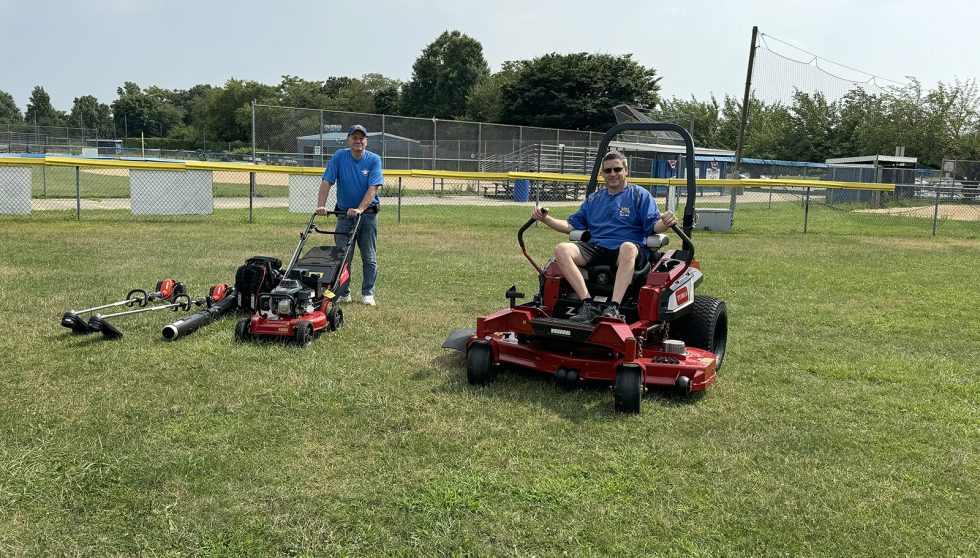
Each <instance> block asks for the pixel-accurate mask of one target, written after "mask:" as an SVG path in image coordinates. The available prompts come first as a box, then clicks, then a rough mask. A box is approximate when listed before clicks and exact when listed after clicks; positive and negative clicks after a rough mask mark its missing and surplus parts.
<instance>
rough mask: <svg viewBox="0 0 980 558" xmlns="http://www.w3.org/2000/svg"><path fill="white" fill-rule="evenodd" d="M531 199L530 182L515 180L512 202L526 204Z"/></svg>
mask: <svg viewBox="0 0 980 558" xmlns="http://www.w3.org/2000/svg"><path fill="white" fill-rule="evenodd" d="M530 197H531V181H530V180H515V181H514V201H516V202H526V201H527V200H528V199H529V198H530Z"/></svg>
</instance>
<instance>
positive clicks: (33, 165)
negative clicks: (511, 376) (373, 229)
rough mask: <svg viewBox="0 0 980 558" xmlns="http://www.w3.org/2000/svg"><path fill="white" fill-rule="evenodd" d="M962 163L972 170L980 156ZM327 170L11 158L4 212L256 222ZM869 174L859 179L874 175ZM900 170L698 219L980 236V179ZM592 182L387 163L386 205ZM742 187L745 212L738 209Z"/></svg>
mask: <svg viewBox="0 0 980 558" xmlns="http://www.w3.org/2000/svg"><path fill="white" fill-rule="evenodd" d="M958 163H962V165H961V166H963V167H964V168H969V164H970V163H971V162H968V161H966V162H958ZM972 164H977V163H972ZM956 168H960V167H959V166H958V167H956ZM320 172H321V171H320V168H319V167H293V168H291V167H282V166H279V167H270V166H263V165H239V164H228V163H208V162H186V163H183V162H171V163H165V162H131V161H112V160H91V159H77V160H74V159H68V158H48V159H46V160H45V159H40V158H8V157H0V215H21V216H24V215H34V214H51V215H58V214H60V215H67V216H69V218H74V219H84V218H98V217H100V216H106V215H115V216H122V217H127V216H128V217H143V216H175V215H190V216H195V215H196V216H201V217H202V218H206V216H208V215H212V214H214V213H215V212H217V211H225V210H227V211H237V212H238V214H239V215H240V216H241V218H242V219H243V220H249V221H254V220H255V219H256V217H257V216H258V218H259V219H261V216H262V215H267V214H268V212H269V211H272V212H280V211H281V212H283V213H308V212H310V211H312V209H313V206H314V204H315V200H316V194H317V191H318V188H319V185H320ZM848 172H850V173H851V174H854V171H853V170H851V171H848ZM867 172H869V171H867V170H861V171H860V172H859V173H857V174H858V175H860V176H859V178H863V174H864V173H867ZM680 174H681V176H680V177H679V178H677V179H672V180H670V181H668V180H665V179H635V180H634V182H636V183H638V184H640V185H641V186H643V187H645V188H647V189H648V190H649V191H650V192H651V193H652V194H653V195H654V196H655V198H656V199H657V202H658V204H659V205H660V207H661V208H666V209H672V210H675V211H676V210H677V208H683V207H684V203H685V197H684V196H685V191H684V180H683V178H684V177H683V172H681V173H680ZM897 174H903V175H904V176H907V177H910V178H908V179H907V180H906V181H907V182H910V183H907V184H898V185H897V186H896V187H895V189H894V190H890V188H882V189H878V190H872V189H862V188H860V187H857V188H854V187H846V184H845V183H844V182H841V181H840V179H841V178H844V177H843V176H842V172H841V171H839V170H838V171H835V170H834V169H827V170H826V172H824V173H823V174H822V175H820V177H821V178H822V179H823V180H824V181H826V182H827V184H828V185H827V187H820V186H816V185H813V183H810V185H807V186H801V185H795V184H792V183H791V182H792V180H791V179H787V180H786V181H784V182H783V183H780V181H778V180H773V179H768V180H766V179H743V180H742V181H740V182H739V183H738V185H737V186H735V185H732V184H731V183H726V182H725V181H724V180H721V181H713V180H703V181H701V182H700V183H699V186H698V189H697V192H696V195H697V201H696V204H695V205H696V207H697V213H698V215H697V218H698V221H697V224H696V226H697V228H701V229H705V228H706V229H709V230H727V229H728V227H730V226H731V221H734V223H735V225H734V226H735V228H736V230H737V229H738V222H739V219H740V218H742V217H745V218H748V215H750V214H756V215H759V214H760V213H761V214H762V215H763V216H764V218H766V219H768V218H770V217H769V216H770V215H771V219H773V221H774V222H778V223H780V226H781V228H782V230H788V231H797V232H801V233H807V232H827V231H835V232H836V231H842V232H843V231H850V232H851V233H853V234H860V233H861V231H871V230H893V231H894V232H895V234H897V235H903V234H904V235H908V236H919V237H921V236H941V235H942V234H943V233H944V231H946V230H949V231H953V230H954V229H956V230H960V231H966V234H967V235H970V234H973V235H975V231H976V229H977V227H978V225H980V199H978V198H980V196H978V193H980V190H978V187H977V184H976V183H973V184H969V183H967V182H969V181H966V182H964V180H950V179H949V177H947V176H946V172H945V171H932V172H922V171H921V170H918V171H913V172H912V173H908V172H905V171H904V170H903V171H902V172H901V173H897V172H891V171H887V172H882V173H881V179H882V180H883V181H895V182H901V181H902V177H900V176H896V175H897ZM811 178H813V177H811ZM852 178H853V177H852ZM835 179H836V180H835ZM587 180H588V177H587V176H586V175H582V174H564V175H561V174H541V173H518V172H511V173H465V172H456V171H420V170H412V171H409V170H387V172H386V177H385V184H384V186H383V188H382V190H381V199H382V208H383V213H384V214H385V216H386V217H385V218H386V219H387V218H392V219H394V220H395V221H399V222H400V221H402V220H403V219H411V214H412V212H413V211H416V210H420V209H421V208H423V207H424V208H426V209H425V210H426V211H428V212H432V211H435V212H440V211H445V212H458V211H465V210H468V209H467V208H473V207H476V206H486V207H493V208H500V209H501V210H505V213H506V214H507V215H511V214H513V215H512V217H508V218H513V219H518V220H519V219H522V218H525V217H526V214H527V213H528V212H529V210H530V208H531V207H532V206H534V205H545V206H549V207H553V208H555V214H556V215H560V216H564V215H567V214H569V213H571V212H572V211H573V210H574V209H575V207H577V206H578V205H579V204H580V203H581V201H582V199H583V197H584V193H585V190H586V186H587ZM668 182H669V183H670V185H671V186H668ZM889 183H894V182H889ZM733 189H734V191H735V197H736V199H737V209H736V211H735V212H734V213H732V212H731V211H730V206H729V203H730V197H731V194H732V191H733ZM328 203H333V201H332V200H330V201H329V202H328ZM726 219H727V220H728V223H727V226H725V225H726V223H725V222H724V221H725V220H726ZM971 230H972V231H974V232H972V233H971V232H969V231H971Z"/></svg>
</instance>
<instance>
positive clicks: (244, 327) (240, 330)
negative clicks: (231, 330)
mask: <svg viewBox="0 0 980 558" xmlns="http://www.w3.org/2000/svg"><path fill="white" fill-rule="evenodd" d="M251 322H252V319H251V318H242V319H241V320H238V321H237V322H235V340H236V341H250V340H251V339H252V334H251V333H249V332H248V326H249V324H250V323H251Z"/></svg>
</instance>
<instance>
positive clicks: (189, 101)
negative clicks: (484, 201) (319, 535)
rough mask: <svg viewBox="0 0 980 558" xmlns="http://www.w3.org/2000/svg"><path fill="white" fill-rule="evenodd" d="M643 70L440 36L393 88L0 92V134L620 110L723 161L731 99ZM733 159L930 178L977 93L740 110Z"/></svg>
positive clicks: (566, 115) (733, 119) (953, 154)
mask: <svg viewBox="0 0 980 558" xmlns="http://www.w3.org/2000/svg"><path fill="white" fill-rule="evenodd" d="M660 79H661V78H660V77H659V76H658V75H657V72H656V70H654V69H653V68H649V67H645V66H643V65H642V64H640V63H638V62H637V61H636V60H633V58H632V56H631V55H629V54H626V55H620V56H613V55H608V54H589V53H573V54H556V53H552V54H546V55H544V56H539V57H536V58H533V59H530V60H516V61H508V62H505V63H504V64H503V66H502V68H501V69H500V71H498V72H491V71H490V68H489V65H488V64H487V61H486V59H485V58H484V56H483V46H482V44H481V43H480V42H479V41H477V40H475V39H473V38H472V37H469V36H467V35H465V34H463V33H461V32H459V31H446V32H444V33H442V34H441V35H440V36H439V37H438V38H436V39H435V41H433V42H432V43H431V44H429V45H428V46H426V47H425V48H424V49H423V50H422V53H421V54H420V55H419V57H418V58H417V59H416V60H415V63H414V65H413V67H412V77H411V79H410V80H408V81H407V82H402V81H400V80H396V79H392V78H388V77H386V76H383V75H381V74H366V75H363V76H361V77H360V78H352V77H328V78H326V79H325V80H323V81H309V80H305V79H302V78H299V77H296V76H289V75H286V76H283V77H282V81H281V82H280V83H279V84H277V85H267V84H263V83H259V82H255V81H249V80H239V79H234V78H232V79H229V80H228V81H226V82H225V84H224V85H223V86H212V85H207V84H201V85H195V86H194V87H191V88H190V89H187V90H177V89H164V88H161V87H157V86H150V87H147V88H141V87H140V86H139V85H138V84H136V83H132V82H125V83H124V84H123V86H122V87H119V88H117V90H116V92H117V98H116V99H115V100H114V101H112V102H111V103H110V104H105V103H101V102H99V101H98V99H96V98H95V97H94V96H92V95H85V96H82V97H77V98H75V100H74V102H73V104H72V107H71V110H70V111H68V112H64V111H60V110H57V109H55V108H54V107H53V106H52V105H51V99H50V97H49V95H48V93H47V92H46V91H45V90H44V88H43V87H41V86H40V85H38V86H36V87H35V88H34V90H33V91H32V93H31V96H30V99H29V101H28V105H27V110H26V111H24V112H23V113H22V112H21V111H20V109H19V107H17V106H16V103H15V102H14V100H13V97H12V96H11V95H10V94H9V93H7V92H5V91H0V125H10V124H15V123H17V124H28V125H37V126H60V127H65V126H67V127H77V128H87V129H92V130H96V131H97V133H98V134H99V135H100V136H104V137H120V136H121V137H133V136H139V135H140V134H145V135H146V136H156V137H163V138H167V139H168V140H171V141H172V142H173V144H175V145H180V147H181V148H184V149H206V148H207V146H208V144H209V143H210V144H212V145H214V144H216V143H217V144H221V145H230V146H239V147H242V148H244V147H245V146H247V145H248V144H249V142H250V139H251V138H250V134H251V109H250V105H251V102H252V100H255V101H257V102H258V103H261V104H270V105H280V106H290V107H303V108H314V109H325V110H335V111H347V112H363V113H376V114H388V115H398V116H415V117H424V118H432V117H436V118H441V119H455V120H469V121H479V122H490V123H500V124H514V125H524V126H540V127H550V128H564V129H577V130H593V131H603V130H605V129H608V128H609V127H611V126H612V125H613V124H615V123H616V122H615V118H614V116H613V113H612V107H613V106H615V105H618V104H624V103H625V104H629V105H632V106H634V107H637V108H639V109H640V110H645V111H648V112H649V111H656V113H655V114H654V116H655V117H656V118H660V119H664V120H672V121H677V122H679V123H681V124H683V125H686V126H690V125H691V124H692V123H693V135H694V139H695V143H696V144H697V145H699V146H704V147H713V148H720V149H735V147H736V145H737V142H738V132H739V124H740V114H741V112H740V111H741V100H740V99H737V98H734V97H731V96H728V95H726V96H725V97H724V98H723V99H722V100H721V101H719V100H718V99H717V98H715V97H714V96H712V97H711V98H710V99H708V100H698V99H696V98H694V97H693V96H692V97H691V98H690V99H689V100H688V99H679V98H676V97H675V98H670V99H664V98H662V96H661V94H660V90H661V87H660ZM749 110H750V112H749V119H748V123H749V124H748V127H747V129H746V137H745V145H744V148H743V155H744V156H746V157H761V158H767V159H785V160H795V161H823V160H825V159H827V158H831V157H846V156H854V155H873V154H891V153H893V152H894V150H895V147H896V146H904V147H905V153H906V155H908V156H916V157H918V158H919V161H920V163H922V164H925V165H930V166H938V165H939V164H940V162H941V161H942V159H943V158H956V159H971V160H977V159H980V95H978V92H977V87H976V83H975V81H974V80H969V81H960V80H955V81H954V82H953V83H951V84H950V83H942V82H940V83H939V84H938V86H937V87H936V88H935V89H933V90H928V91H927V90H925V89H924V88H923V87H922V85H921V83H919V82H918V81H916V80H914V79H913V80H912V81H911V83H909V84H908V85H906V86H902V87H891V88H888V89H884V90H878V91H865V90H862V89H854V90H852V91H850V92H849V93H848V94H847V95H846V96H844V97H843V98H841V99H839V100H834V101H831V100H828V99H827V98H826V97H825V96H824V95H823V94H821V93H808V92H803V91H797V92H796V93H795V95H794V96H793V99H792V100H791V101H790V102H786V103H780V102H772V103H766V102H762V101H759V100H755V99H753V100H752V101H751V102H750V107H749Z"/></svg>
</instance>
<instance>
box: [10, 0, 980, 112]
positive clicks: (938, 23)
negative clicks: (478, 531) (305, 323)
mask: <svg viewBox="0 0 980 558" xmlns="http://www.w3.org/2000/svg"><path fill="white" fill-rule="evenodd" d="M602 6H608V7H602ZM0 14H2V17H0V29H2V31H3V32H2V34H0V37H2V40H0V45H2V48H3V51H4V54H3V62H2V64H0V68H2V71H0V90H3V91H6V92H7V93H10V94H11V95H13V97H14V100H15V101H16V103H17V105H18V106H19V107H20V109H21V110H22V111H24V110H26V108H27V102H28V99H29V97H30V94H31V90H32V89H33V88H34V86H36V85H41V86H42V87H44V89H45V91H47V92H48V94H49V95H50V96H51V101H52V104H53V105H54V106H55V108H57V109H59V110H63V111H69V110H70V109H71V106H72V102H73V100H74V99H75V98H76V97H80V96H82V95H94V96H95V97H97V98H98V99H99V101H100V102H103V103H106V104H109V103H111V102H112V101H113V100H115V99H116V88H117V87H120V86H121V85H122V84H123V83H124V82H126V81H133V82H135V83H137V84H138V85H140V86H141V87H143V88H145V87H148V86H150V85H157V86H159V87H162V88H165V89H187V88H190V87H192V86H194V85H196V84H201V83H209V84H213V85H221V84H223V83H224V82H225V81H227V80H228V79H229V78H237V79H245V80H255V81H259V82H262V83H266V84H269V85H276V84H278V83H279V82H280V79H281V76H282V75H284V74H289V75H295V76H298V77H300V78H303V79H306V80H323V79H325V78H327V77H329V76H351V77H360V76H362V75H363V74H366V73H381V74H384V75H385V76H388V77H391V78H396V79H400V80H408V79H409V78H411V74H412V64H413V63H414V62H415V59H416V58H417V57H418V56H419V54H420V53H421V52H422V49H423V48H425V46H426V45H428V44H429V43H431V42H432V41H433V40H435V38H436V37H438V36H439V34H440V33H442V32H443V31H446V30H454V29H458V30H460V31H462V32H463V33H465V34H467V35H469V36H470V37H473V38H474V39H476V40H478V41H480V43H482V44H483V53H484V56H485V57H486V59H487V62H489V64H490V69H491V70H492V71H497V70H499V69H500V66H501V64H502V63H503V62H505V61H507V60H526V59H531V58H534V57H536V56H540V55H543V54H547V53H551V52H558V53H572V52H590V53H605V54H613V55H620V54H626V53H632V54H633V56H634V58H635V60H637V61H638V62H639V63H641V64H643V65H644V66H647V67H651V68H654V69H655V70H656V71H657V74H658V75H659V76H661V78H662V79H661V81H660V83H661V86H662V92H663V93H664V94H665V96H667V97H671V96H676V97H683V98H689V97H690V96H691V95H694V96H696V97H697V98H698V99H707V98H708V96H709V95H711V94H715V95H716V96H718V97H719V98H720V97H722V96H724V95H725V94H731V95H734V96H737V97H741V95H742V90H743V88H744V84H745V69H746V63H747V59H748V51H749V41H750V36H751V31H752V26H753V25H757V26H759V29H760V31H761V32H762V33H765V34H767V35H769V36H771V37H774V38H778V39H779V40H782V41H785V42H788V43H791V44H794V45H797V46H798V47H800V48H802V49H805V50H806V51H809V52H812V53H815V54H817V55H819V56H820V57H822V58H824V59H827V60H832V61H836V62H839V63H842V64H846V65H847V66H851V67H853V68H856V69H859V70H863V71H866V72H869V73H872V74H876V75H878V76H881V77H884V78H889V79H892V80H899V81H905V77H906V76H915V77H916V78H918V79H919V80H920V81H922V83H923V84H924V85H925V86H926V87H927V88H932V87H934V86H935V84H936V83H937V82H938V81H943V82H952V81H953V80H954V78H960V79H961V80H967V79H976V78H977V77H978V74H980V39H978V31H980V2H970V1H967V0H961V1H949V2H943V1H936V2H923V1H921V0H920V1H911V0H895V1H884V0H824V1H821V2H817V1H814V0H807V1H801V0H743V1H739V2H735V1H725V0H718V1H709V0H676V1H674V2H654V1H644V0H633V1H632V2H616V3H606V2H601V1H596V0H592V1H582V0H561V1H557V0H555V1H539V2H535V1H533V0H523V1H518V0H487V1H483V2H475V1H470V0H433V1H431V2H424V1H421V0H375V1H351V2H334V1H319V2H282V1H278V2H274V1H266V2H257V1H254V0H235V1H224V0H221V1H210V0H196V1H193V2H191V1H186V0H169V1H162V0H153V1H143V0H87V1H82V0H77V1H68V0H56V1H46V0H20V1H14V0H0ZM770 46H773V47H775V46H778V45H777V44H776V43H770ZM786 54H788V55H792V56H796V57H800V58H805V57H806V56H807V55H805V54H802V53H799V52H795V53H794V52H792V51H789V50H787V51H786Z"/></svg>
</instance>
